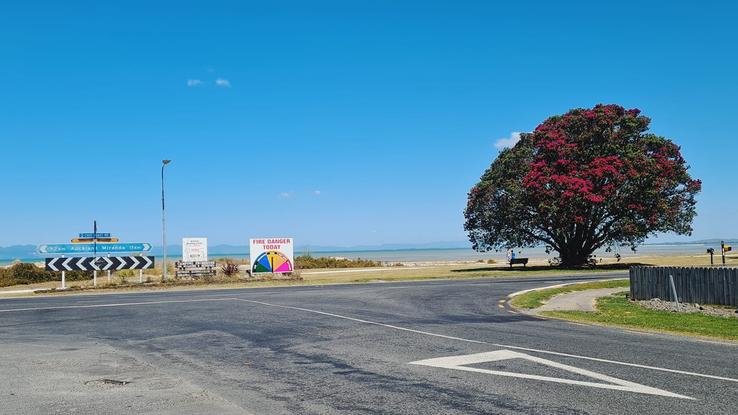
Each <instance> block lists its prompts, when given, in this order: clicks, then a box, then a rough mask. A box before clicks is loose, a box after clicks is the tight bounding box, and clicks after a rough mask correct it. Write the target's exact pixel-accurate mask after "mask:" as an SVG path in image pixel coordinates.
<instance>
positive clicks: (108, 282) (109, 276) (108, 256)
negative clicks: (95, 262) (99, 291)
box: [108, 254, 110, 284]
mask: <svg viewBox="0 0 738 415" xmlns="http://www.w3.org/2000/svg"><path fill="white" fill-rule="evenodd" d="M108 258H110V254H108ZM108 284H110V270H108Z"/></svg>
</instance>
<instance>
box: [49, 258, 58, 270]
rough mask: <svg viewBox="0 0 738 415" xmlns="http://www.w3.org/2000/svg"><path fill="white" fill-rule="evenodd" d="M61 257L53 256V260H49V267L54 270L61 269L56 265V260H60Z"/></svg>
mask: <svg viewBox="0 0 738 415" xmlns="http://www.w3.org/2000/svg"><path fill="white" fill-rule="evenodd" d="M58 260H59V258H51V261H49V268H51V270H52V271H59V268H57V267H56V266H54V264H56V261H58Z"/></svg>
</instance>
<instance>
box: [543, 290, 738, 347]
mask: <svg viewBox="0 0 738 415" xmlns="http://www.w3.org/2000/svg"><path fill="white" fill-rule="evenodd" d="M541 314H542V315H545V316H548V317H554V318H561V319H565V320H573V321H580V322H587V323H597V324H604V325H613V326H618V327H625V328H636V329H643V330H649V331H657V332H664V333H674V334H682V335H685V334H686V335H691V336H703V337H714V338H719V339H726V340H738V319H737V318H731V317H715V316H707V315H704V314H697V313H671V312H667V311H656V310H649V309H647V308H643V307H641V306H639V305H638V304H637V303H633V302H631V301H629V300H628V299H627V298H626V297H625V295H615V296H610V297H602V298H598V299H597V311H595V312H585V311H546V312H543V313H541Z"/></svg>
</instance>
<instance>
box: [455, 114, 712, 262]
mask: <svg viewBox="0 0 738 415" xmlns="http://www.w3.org/2000/svg"><path fill="white" fill-rule="evenodd" d="M650 121H651V120H650V119H649V118H647V117H645V116H642V115H640V111H639V110H637V109H630V110H626V109H624V108H623V107H621V106H618V105H597V106H595V107H594V108H592V109H574V110H571V111H569V112H567V113H566V114H564V115H557V116H554V117H551V118H549V119H547V120H546V121H544V122H543V124H541V125H539V126H538V127H537V128H536V129H535V131H533V132H532V133H526V134H521V137H520V141H519V142H518V143H517V144H515V146H514V147H513V148H508V149H504V150H503V151H502V152H501V153H500V154H499V155H498V157H497V159H495V160H494V161H493V162H492V165H491V166H490V168H489V169H487V171H485V172H484V175H482V178H481V180H480V181H479V183H478V184H477V185H476V186H474V187H473V188H472V189H471V191H470V192H469V200H468V204H467V207H466V211H465V213H464V215H465V217H466V224H465V226H464V228H465V230H466V231H467V233H468V235H469V239H470V241H471V242H472V244H473V247H474V249H476V250H478V251H488V250H492V249H504V248H513V247H531V246H538V245H545V246H547V247H549V248H550V249H553V250H555V251H557V252H558V253H559V257H560V259H561V264H562V265H566V266H577V265H582V264H585V263H586V262H587V260H588V258H589V256H590V255H591V254H592V253H593V252H594V251H595V250H596V249H598V248H601V247H606V248H611V247H614V246H629V247H631V248H633V249H635V247H636V245H638V244H639V243H641V242H643V241H644V240H645V238H646V237H647V236H649V235H652V234H655V233H659V232H674V233H677V234H687V235H689V234H691V232H692V227H691V223H692V219H693V218H694V217H695V195H696V194H697V193H698V192H699V191H700V188H701V182H700V181H699V180H695V179H692V177H690V175H689V173H688V171H687V170H688V168H689V167H688V166H687V164H686V162H685V161H684V159H683V158H682V155H681V154H680V151H679V147H678V146H677V145H676V144H674V143H673V142H672V141H671V140H669V139H667V138H664V137H660V136H657V135H654V134H651V133H649V132H648V125H649V123H650Z"/></svg>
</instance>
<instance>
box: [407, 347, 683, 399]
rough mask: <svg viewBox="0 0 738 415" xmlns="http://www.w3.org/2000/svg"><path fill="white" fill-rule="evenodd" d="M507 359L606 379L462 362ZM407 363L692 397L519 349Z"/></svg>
mask: <svg viewBox="0 0 738 415" xmlns="http://www.w3.org/2000/svg"><path fill="white" fill-rule="evenodd" d="M510 359H525V360H528V361H531V362H535V363H538V364H542V365H545V366H550V367H553V368H556V369H561V370H565V371H568V372H572V373H576V374H578V375H582V376H587V377H590V378H593V379H597V380H601V381H604V382H609V383H598V382H585V381H580V380H571V379H564V378H555V377H551V376H539V375H531V374H527V373H515V372H505V371H500V370H488V369H480V368H476V367H470V366H466V365H474V364H479V363H486V362H498V361H501V360H510ZM410 364H411V365H420V366H431V367H440V368H444V369H456V370H464V371H467V372H477V373H486V374H488V375H497V376H507V377H513V378H521V379H532V380H540V381H545V382H555V383H564V384H568V385H578V386H588V387H591V388H600V389H612V390H619V391H625V392H635V393H643V394H646V395H659V396H666V397H670V398H680V399H692V400H693V399H694V398H690V397H689V396H684V395H679V394H676V393H672V392H668V391H665V390H662V389H657V388H652V387H650V386H645V385H641V384H638V383H633V382H628V381H627V380H622V379H618V378H614V377H612V376H607V375H603V374H601V373H597V372H592V371H589V370H586V369H580V368H578V367H574V366H569V365H565V364H563V363H558V362H554V361H552V360H548V359H543V358H540V357H536V356H531V355H527V354H524V353H520V352H514V351H512V350H497V351H494V352H486V353H475V354H467V355H462V356H448V357H437V358H434V359H425V360H418V361H415V362H410Z"/></svg>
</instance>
